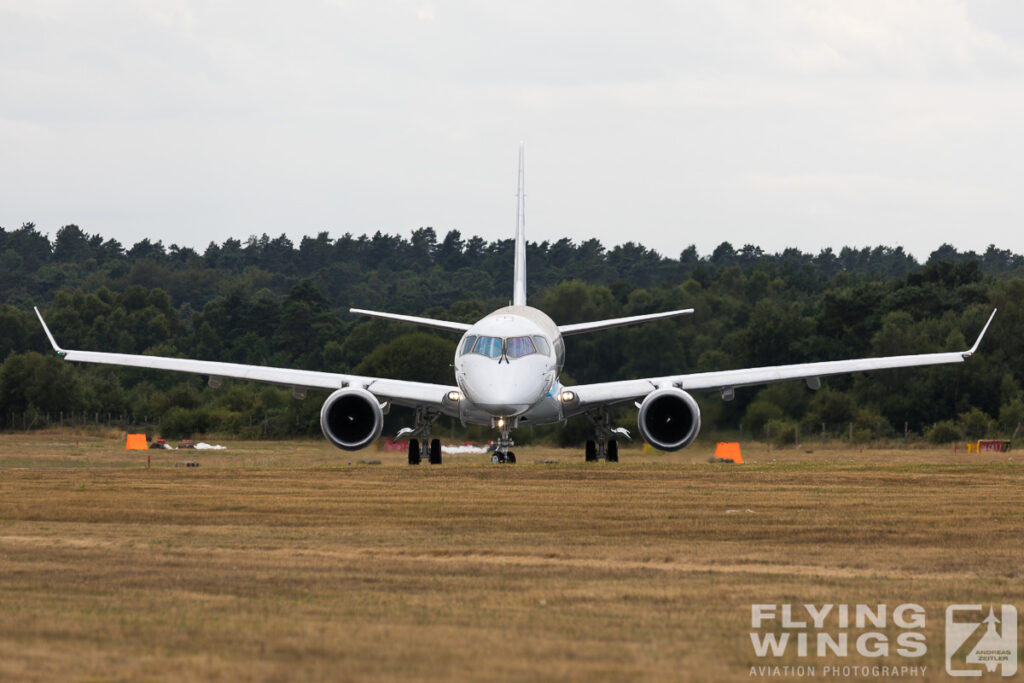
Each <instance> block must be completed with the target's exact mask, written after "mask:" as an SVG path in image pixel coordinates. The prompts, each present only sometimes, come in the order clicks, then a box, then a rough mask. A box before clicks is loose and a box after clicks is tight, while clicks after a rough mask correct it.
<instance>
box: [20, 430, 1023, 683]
mask: <svg viewBox="0 0 1024 683" xmlns="http://www.w3.org/2000/svg"><path fill="white" fill-rule="evenodd" d="M76 442H77V446H76ZM123 443H124V442H123V437H120V436H118V435H116V434H113V433H112V434H109V435H102V436H98V435H92V436H90V435H87V434H75V433H72V432H59V431H51V432H46V433H41V434H22V433H19V434H5V435H0V679H4V680H19V681H20V680H25V681H35V680H38V681H49V680H80V681H122V680H125V681H127V680H132V681H134V680H158V681H165V680H173V681H180V680H196V679H198V680H219V681H229V680H266V681H290V680H332V681H333V680H341V681H344V680H355V681H386V680H426V681H433V680H519V681H537V680H553V681H574V680H579V681H590V680H597V681H630V680H644V681H646V680H707V681H728V680H748V681H749V680H752V679H753V680H758V677H757V676H751V675H750V667H751V666H752V665H764V664H765V663H771V664H785V663H789V664H793V663H797V662H798V660H797V658H796V657H795V656H789V655H787V656H786V657H784V658H780V659H778V660H776V659H769V660H768V661H767V662H766V661H765V660H759V659H758V658H757V657H755V656H754V653H753V649H752V646H751V642H750V635H749V634H750V630H751V629H750V618H751V604H752V603H815V604H818V605H820V604H824V603H848V604H856V603H868V604H871V605H875V604H878V603H886V604H889V605H898V604H900V603H906V602H914V603H918V604H920V605H922V606H924V608H925V609H926V610H927V618H928V620H927V626H926V628H925V633H926V635H927V642H928V652H927V654H926V655H925V656H924V657H922V658H920V659H918V660H914V661H913V662H912V663H914V664H916V665H918V666H920V667H927V669H926V670H925V671H923V672H922V671H919V672H918V674H919V675H917V676H909V677H905V678H903V679H902V680H949V679H947V678H946V675H945V673H944V671H943V666H944V662H943V648H942V632H943V621H942V615H943V610H944V608H945V605H947V604H949V603H954V602H987V603H1012V604H1015V605H1017V606H1018V607H1019V608H1024V545H1022V539H1024V488H1022V485H1024V467H1022V466H1021V462H1020V460H1024V455H1022V456H1021V458H1019V459H1018V458H1017V457H1015V455H1014V454H1013V453H1009V454H1000V455H980V456H979V455H967V454H965V453H962V452H961V453H960V454H957V455H954V454H953V453H952V452H951V451H949V450H945V449H943V450H907V451H890V450H872V449H865V450H864V451H863V452H861V451H859V450H852V451H849V450H839V449H829V448H824V449H823V448H821V447H811V446H804V447H802V448H794V449H783V450H772V451H770V452H769V451H766V450H765V449H764V446H763V445H756V444H744V455H745V458H746V460H747V462H746V463H745V464H743V465H724V464H711V463H709V462H708V458H709V456H710V455H711V445H709V444H706V445H697V446H694V447H692V448H691V449H688V450H686V451H683V452H681V453H678V454H673V455H658V454H652V455H643V454H641V453H640V451H639V450H637V451H630V450H624V452H623V455H622V462H621V463H620V464H617V465H612V464H606V463H595V464H589V465H588V464H586V463H584V462H582V460H583V458H582V455H581V454H579V453H576V452H568V451H557V450H553V449H542V448H524V449H517V451H518V453H517V454H518V456H519V464H518V465H514V466H498V465H491V464H490V463H489V462H487V456H480V455H475V456H474V455H464V456H454V457H446V464H445V465H443V466H440V467H437V466H434V467H431V466H429V465H421V466H420V467H415V468H413V467H409V466H407V465H404V464H402V462H403V460H404V455H403V454H400V453H399V454H393V453H376V452H372V451H365V452H361V453H354V454H350V453H343V452H341V451H337V450H334V449H332V448H330V447H329V446H328V445H327V444H326V443H324V442H322V441H311V442H246V443H238V442H222V443H225V445H227V446H228V450H226V451H221V452H194V451H187V452H181V451H179V452H173V451H152V452H151V453H152V457H153V463H152V468H150V469H147V468H146V457H147V455H149V454H150V453H149V452H126V451H125V450H124V449H123ZM808 451H813V452H808ZM182 459H195V460H197V461H198V462H200V464H201V466H200V467H198V468H181V467H175V462H176V461H178V460H182ZM366 459H377V460H380V461H382V464H380V465H368V464H359V460H366ZM552 460H554V461H558V462H554V463H551V462H546V463H542V462H539V461H552ZM349 461H351V462H352V464H351V465H350V464H349ZM824 661H825V660H817V663H818V664H819V665H820V664H821V663H822V662H824ZM831 661H834V660H831ZM907 662H908V660H905V659H902V658H899V657H896V656H895V655H894V656H891V657H888V658H882V659H881V660H868V659H865V658H863V657H859V656H851V657H849V658H847V660H845V663H848V664H858V665H862V664H868V665H871V664H877V663H888V664H901V663H904V664H905V663H907ZM804 663H814V662H813V661H812V662H808V661H807V660H804ZM1018 675H1019V674H1018ZM989 677H990V678H992V677H993V676H991V675H990V676H989ZM818 678H821V676H820V675H819V676H818ZM859 680H866V679H865V678H864V677H860V678H859Z"/></svg>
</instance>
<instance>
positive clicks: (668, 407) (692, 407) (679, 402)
mask: <svg viewBox="0 0 1024 683" xmlns="http://www.w3.org/2000/svg"><path fill="white" fill-rule="evenodd" d="M637 426H638V427H639V428H640V434H641V435H642V436H643V437H644V441H646V442H647V443H649V444H651V445H652V446H654V447H655V448H657V449H659V450H662V451H678V450H679V449H681V448H686V447H687V446H689V445H690V444H691V443H693V440H694V439H696V438H697V433H698V432H700V408H699V407H698V406H697V401H695V400H694V398H693V396H690V395H689V394H688V393H686V392H685V391H683V390H682V389H676V388H674V387H667V388H664V389H658V390H657V391H652V392H651V393H650V394H648V395H647V398H645V399H644V402H643V403H641V404H640V412H639V414H638V415H637Z"/></svg>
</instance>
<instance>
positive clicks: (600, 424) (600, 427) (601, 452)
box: [584, 411, 630, 462]
mask: <svg viewBox="0 0 1024 683" xmlns="http://www.w3.org/2000/svg"><path fill="white" fill-rule="evenodd" d="M586 415H587V417H588V418H589V419H590V422H591V424H593V425H594V436H595V438H593V439H590V440H588V441H587V444H586V449H585V451H584V457H585V458H586V461H587V462H597V461H598V460H607V461H608V462H618V461H619V442H618V441H617V440H616V439H614V438H608V437H615V436H623V437H625V438H626V439H629V438H630V437H629V431H628V430H626V429H623V428H622V427H618V428H616V429H612V428H611V427H609V426H608V411H602V412H600V413H587V414H586Z"/></svg>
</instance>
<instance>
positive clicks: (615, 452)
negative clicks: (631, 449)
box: [608, 439, 619, 462]
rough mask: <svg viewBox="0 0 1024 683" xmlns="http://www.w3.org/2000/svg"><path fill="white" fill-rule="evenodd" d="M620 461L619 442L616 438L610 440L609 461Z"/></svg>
mask: <svg viewBox="0 0 1024 683" xmlns="http://www.w3.org/2000/svg"><path fill="white" fill-rule="evenodd" d="M618 461H619V442H618V441H616V440H615V439H609V440H608V462H618Z"/></svg>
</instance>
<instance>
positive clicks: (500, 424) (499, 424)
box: [498, 417, 505, 429]
mask: <svg viewBox="0 0 1024 683" xmlns="http://www.w3.org/2000/svg"><path fill="white" fill-rule="evenodd" d="M504 426H505V418H503V417H499V418H498V429H501V428H502V427H504Z"/></svg>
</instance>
